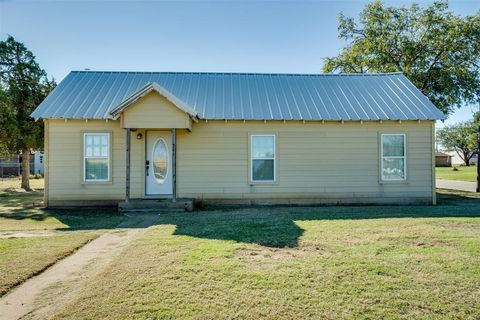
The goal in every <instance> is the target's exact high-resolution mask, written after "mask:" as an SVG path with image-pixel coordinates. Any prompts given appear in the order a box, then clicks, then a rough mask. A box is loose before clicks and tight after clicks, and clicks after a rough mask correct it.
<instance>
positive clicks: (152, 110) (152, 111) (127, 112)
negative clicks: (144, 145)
mask: <svg viewBox="0 0 480 320" xmlns="http://www.w3.org/2000/svg"><path fill="white" fill-rule="evenodd" d="M110 114H111V115H112V116H113V117H114V118H115V119H116V118H120V119H121V126H122V128H145V129H171V128H177V129H188V130H191V128H192V120H193V121H197V118H196V116H197V113H196V112H195V111H194V110H193V109H191V108H190V107H188V106H187V105H185V104H184V103H183V102H182V101H180V100H179V99H177V98H176V97H175V96H174V95H172V94H171V93H170V92H168V91H167V90H166V89H164V88H163V87H161V86H160V85H158V84H156V83H149V84H147V85H145V86H144V87H143V88H141V89H140V90H138V91H137V92H135V93H134V94H132V95H131V96H130V97H128V98H127V99H125V100H124V101H123V102H122V103H120V104H119V105H118V106H117V107H116V108H115V109H113V110H112V111H111V112H110Z"/></svg>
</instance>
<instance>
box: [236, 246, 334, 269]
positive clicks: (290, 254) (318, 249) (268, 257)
mask: <svg viewBox="0 0 480 320" xmlns="http://www.w3.org/2000/svg"><path fill="white" fill-rule="evenodd" d="M332 255H333V253H332V251H331V250H330V249H329V248H327V247H323V246H315V247H299V248H271V247H262V246H256V247H253V248H252V247H249V248H247V249H241V250H238V251H237V258H238V259H240V260H241V261H243V262H245V263H246V264H247V267H249V268H251V269H257V270H268V269H271V268H274V267H275V266H277V265H279V264H281V263H283V262H286V261H289V260H292V259H306V258H314V257H330V256H332Z"/></svg>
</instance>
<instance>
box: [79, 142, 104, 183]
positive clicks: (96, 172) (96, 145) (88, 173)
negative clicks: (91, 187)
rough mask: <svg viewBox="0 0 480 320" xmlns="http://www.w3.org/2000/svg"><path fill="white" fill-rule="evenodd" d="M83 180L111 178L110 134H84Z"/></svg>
mask: <svg viewBox="0 0 480 320" xmlns="http://www.w3.org/2000/svg"><path fill="white" fill-rule="evenodd" d="M83 180H84V181H88V182H90V181H109V180H110V134H109V133H84V134H83Z"/></svg>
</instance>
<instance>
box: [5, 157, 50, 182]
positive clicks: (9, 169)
mask: <svg viewBox="0 0 480 320" xmlns="http://www.w3.org/2000/svg"><path fill="white" fill-rule="evenodd" d="M43 158H44V153H43V151H36V152H34V153H33V154H31V155H30V174H37V173H38V174H43V172H44V164H43ZM21 173H22V156H21V155H19V154H15V155H13V156H11V157H9V158H3V159H0V178H8V177H18V176H20V175H21Z"/></svg>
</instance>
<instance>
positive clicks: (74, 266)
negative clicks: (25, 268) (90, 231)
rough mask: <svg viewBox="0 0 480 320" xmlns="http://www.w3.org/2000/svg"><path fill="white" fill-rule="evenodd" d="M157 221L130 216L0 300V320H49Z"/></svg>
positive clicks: (141, 215)
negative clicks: (87, 282) (48, 319)
mask: <svg viewBox="0 0 480 320" xmlns="http://www.w3.org/2000/svg"><path fill="white" fill-rule="evenodd" d="M157 219H158V215H155V214H139V215H136V214H131V215H130V217H129V219H127V220H126V221H125V222H123V223H122V224H121V225H119V226H118V228H117V229H114V230H111V231H107V233H105V234H103V235H101V236H100V237H98V238H97V239H95V240H93V241H92V242H89V243H88V244H87V245H85V246H84V247H82V248H80V249H79V250H78V251H76V252H75V253H74V254H72V255H71V256H68V257H67V258H65V259H63V260H61V261H59V262H58V263H56V264H54V265H53V266H51V267H50V268H48V269H47V270H45V271H44V272H42V273H41V274H39V275H37V276H35V277H32V278H31V279H29V280H27V281H26V282H25V283H23V284H22V285H20V286H18V287H17V288H15V289H14V290H12V291H11V292H10V293H8V294H6V295H5V296H3V297H2V298H0V319H1V320H4V319H5V320H6V319H45V318H48V317H49V316H50V315H52V314H53V313H54V312H55V310H57V309H58V308H59V307H61V306H62V305H64V304H65V303H67V302H68V301H70V300H72V299H73V298H74V297H75V295H76V294H78V292H79V291H80V289H81V288H82V287H83V285H84V284H85V283H86V281H87V280H88V279H89V278H91V277H93V276H95V275H96V274H97V273H99V272H100V271H102V270H103V268H105V266H106V265H107V264H108V263H109V262H110V261H112V259H113V258H114V257H115V256H117V255H118V254H119V253H120V252H121V251H122V250H124V249H125V248H127V247H128V246H129V245H130V244H131V243H132V241H133V240H135V239H136V238H137V237H138V236H139V235H140V234H142V233H143V232H145V230H146V228H148V227H149V226H151V225H153V224H154V223H155V222H156V221H157Z"/></svg>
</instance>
